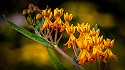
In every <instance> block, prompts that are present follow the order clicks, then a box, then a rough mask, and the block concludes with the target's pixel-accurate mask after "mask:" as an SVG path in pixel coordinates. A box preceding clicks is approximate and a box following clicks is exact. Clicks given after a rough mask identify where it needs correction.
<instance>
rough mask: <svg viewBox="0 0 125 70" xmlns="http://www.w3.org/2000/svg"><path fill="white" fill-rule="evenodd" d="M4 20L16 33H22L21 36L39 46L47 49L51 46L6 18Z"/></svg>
mask: <svg viewBox="0 0 125 70" xmlns="http://www.w3.org/2000/svg"><path fill="white" fill-rule="evenodd" d="M5 20H6V21H7V23H8V24H9V25H10V26H11V27H12V28H13V29H15V30H17V31H18V32H20V33H22V34H23V35H25V36H27V37H29V38H30V39H33V40H34V41H36V42H38V43H40V44H43V45H45V46H47V47H52V46H51V44H50V43H49V42H47V41H46V40H45V39H43V38H40V37H39V36H37V35H36V34H33V33H31V32H29V31H28V30H26V29H24V28H22V27H19V26H17V25H16V24H14V23H12V22H11V21H9V20H7V19H6V18H5Z"/></svg>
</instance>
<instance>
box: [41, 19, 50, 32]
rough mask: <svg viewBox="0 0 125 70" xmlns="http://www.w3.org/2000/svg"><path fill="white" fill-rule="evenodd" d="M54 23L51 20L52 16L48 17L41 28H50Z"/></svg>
mask: <svg viewBox="0 0 125 70" xmlns="http://www.w3.org/2000/svg"><path fill="white" fill-rule="evenodd" d="M51 25H52V22H51V21H50V18H46V19H45V21H44V23H43V25H42V26H41V28H40V31H42V30H43V29H45V28H48V27H50V26H51Z"/></svg>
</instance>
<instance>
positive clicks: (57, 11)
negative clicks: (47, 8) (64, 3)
mask: <svg viewBox="0 0 125 70" xmlns="http://www.w3.org/2000/svg"><path fill="white" fill-rule="evenodd" d="M63 11H64V9H63V8H61V9H60V10H59V9H58V8H56V9H54V18H55V19H56V18H57V17H61V16H62V15H63Z"/></svg>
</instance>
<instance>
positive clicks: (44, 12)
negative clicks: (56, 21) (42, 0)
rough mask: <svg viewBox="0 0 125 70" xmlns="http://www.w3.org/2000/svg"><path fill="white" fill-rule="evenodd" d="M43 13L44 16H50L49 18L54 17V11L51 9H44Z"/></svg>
mask: <svg viewBox="0 0 125 70" xmlns="http://www.w3.org/2000/svg"><path fill="white" fill-rule="evenodd" d="M42 15H43V16H44V18H46V17H49V18H52V12H51V9H49V10H47V9H45V10H42Z"/></svg>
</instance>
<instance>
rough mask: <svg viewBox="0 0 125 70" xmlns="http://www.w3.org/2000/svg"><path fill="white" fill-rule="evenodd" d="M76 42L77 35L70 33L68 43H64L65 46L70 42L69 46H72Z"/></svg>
mask: <svg viewBox="0 0 125 70" xmlns="http://www.w3.org/2000/svg"><path fill="white" fill-rule="evenodd" d="M75 42H76V38H75V36H74V35H73V34H70V37H69V40H68V42H67V43H65V44H64V46H65V45H67V44H68V48H70V47H71V46H72V45H74V44H75Z"/></svg>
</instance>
